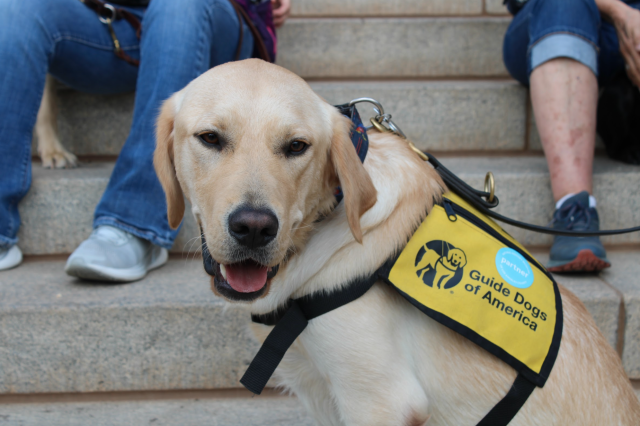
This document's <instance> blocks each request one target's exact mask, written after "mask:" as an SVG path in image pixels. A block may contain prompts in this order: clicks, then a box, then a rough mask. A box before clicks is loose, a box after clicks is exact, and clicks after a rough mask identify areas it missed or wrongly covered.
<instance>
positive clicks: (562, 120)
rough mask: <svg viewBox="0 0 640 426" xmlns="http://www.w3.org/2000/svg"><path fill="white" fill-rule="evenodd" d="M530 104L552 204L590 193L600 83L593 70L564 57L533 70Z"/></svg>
mask: <svg viewBox="0 0 640 426" xmlns="http://www.w3.org/2000/svg"><path fill="white" fill-rule="evenodd" d="M530 81H531V103H532V104H533V112H534V114H535V117H536V123H537V126H538V133H539V134H540V141H541V142H542V147H543V149H544V154H545V156H546V158H547V164H548V166H549V173H550V175H551V189H552V191H553V197H554V199H555V201H556V202H557V201H559V200H561V199H562V198H563V197H565V196H566V195H568V194H577V193H578V192H582V191H587V192H588V193H589V194H591V193H592V190H593V188H592V174H593V155H594V149H595V141H596V108H597V104H598V81H597V79H596V76H595V74H594V73H593V71H592V70H591V69H590V68H589V67H587V66H585V65H583V64H582V63H580V62H577V61H575V60H573V59H568V58H555V59H552V60H550V61H548V62H545V63H544V64H541V65H540V66H538V67H537V68H535V69H534V70H533V72H532V73H531V77H530Z"/></svg>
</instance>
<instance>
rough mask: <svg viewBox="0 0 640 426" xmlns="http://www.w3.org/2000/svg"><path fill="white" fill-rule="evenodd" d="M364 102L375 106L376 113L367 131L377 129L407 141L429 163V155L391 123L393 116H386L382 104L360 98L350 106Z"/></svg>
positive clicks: (350, 103) (370, 99)
mask: <svg viewBox="0 0 640 426" xmlns="http://www.w3.org/2000/svg"><path fill="white" fill-rule="evenodd" d="M362 102H368V103H370V104H373V110H374V111H375V112H376V116H375V117H371V119H370V121H371V126H370V127H367V131H369V130H371V129H374V128H375V129H376V130H377V131H379V132H380V133H386V132H391V133H393V134H395V135H398V136H400V137H401V138H403V139H404V140H406V141H407V143H408V144H409V147H410V148H411V149H412V150H413V152H415V153H416V154H418V156H419V157H420V158H421V159H423V160H424V161H429V157H428V156H427V154H425V153H424V152H422V151H420V150H419V149H418V148H416V146H415V145H414V144H413V143H412V142H411V141H410V140H409V139H407V136H406V135H405V134H404V132H403V131H402V130H401V129H400V127H398V126H397V125H396V123H394V122H393V121H391V114H385V112H384V108H383V107H382V104H381V103H380V102H378V101H376V100H375V99H372V98H358V99H354V100H352V101H351V102H349V106H354V105H355V104H358V103H362Z"/></svg>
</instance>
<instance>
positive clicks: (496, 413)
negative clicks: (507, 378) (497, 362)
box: [478, 374, 536, 426]
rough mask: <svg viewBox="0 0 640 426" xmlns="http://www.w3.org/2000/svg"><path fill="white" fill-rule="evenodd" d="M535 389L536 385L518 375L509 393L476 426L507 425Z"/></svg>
mask: <svg viewBox="0 0 640 426" xmlns="http://www.w3.org/2000/svg"><path fill="white" fill-rule="evenodd" d="M535 388H536V385H534V384H533V383H532V382H531V381H529V380H527V379H525V378H524V376H523V375H522V374H518V376H517V377H516V380H515V381H514V382H513V385H511V389H509V392H507V394H506V395H505V397H504V398H502V399H501V400H500V402H498V403H497V404H496V405H495V406H494V407H493V408H492V409H491V411H489V413H487V415H486V416H484V418H483V419H482V420H481V421H480V423H478V426H506V425H508V424H509V422H510V421H511V419H513V418H514V417H515V415H516V414H517V413H518V411H519V410H520V408H522V406H523V405H524V403H525V402H527V399H528V398H529V395H531V392H533V390H534V389H535Z"/></svg>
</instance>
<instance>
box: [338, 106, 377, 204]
mask: <svg viewBox="0 0 640 426" xmlns="http://www.w3.org/2000/svg"><path fill="white" fill-rule="evenodd" d="M335 107H336V108H337V109H338V111H340V114H342V115H344V116H345V117H347V118H348V119H349V120H351V122H352V123H353V128H352V129H351V135H350V137H351V143H352V144H353V147H354V148H355V149H356V153H357V154H358V158H360V161H362V162H363V163H364V159H365V158H366V156H367V151H368V150H369V137H368V136H367V129H366V127H364V125H363V124H362V120H361V119H360V114H358V110H357V109H356V106H355V105H349V104H342V105H335ZM335 196H336V201H337V202H338V203H339V202H340V201H342V198H343V194H342V189H340V187H338V188H336V192H335Z"/></svg>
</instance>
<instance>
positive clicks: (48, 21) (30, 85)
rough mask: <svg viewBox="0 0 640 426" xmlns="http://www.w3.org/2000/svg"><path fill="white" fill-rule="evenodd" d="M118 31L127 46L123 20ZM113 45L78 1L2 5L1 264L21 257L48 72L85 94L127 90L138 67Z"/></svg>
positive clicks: (5, 2) (5, 1) (7, 1)
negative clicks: (126, 66)
mask: <svg viewBox="0 0 640 426" xmlns="http://www.w3.org/2000/svg"><path fill="white" fill-rule="evenodd" d="M116 29H117V31H118V32H119V33H122V35H121V38H122V41H123V45H124V46H125V47H126V48H127V49H129V47H130V43H129V39H130V37H127V35H126V31H125V30H123V28H121V24H119V23H117V24H116ZM134 37H135V35H134ZM111 43H112V42H111V39H110V37H109V33H108V32H107V31H106V28H104V26H103V24H101V23H100V22H99V21H98V19H97V17H96V15H95V13H94V12H92V11H90V10H89V9H88V8H87V7H86V6H84V5H83V4H82V3H80V2H77V1H73V0H46V1H45V0H34V1H31V2H24V1H20V0H3V1H2V2H0V63H2V64H3V65H2V71H0V170H2V173H0V258H1V259H0V269H2V268H3V265H4V266H6V264H7V259H8V258H7V256H9V254H10V253H8V250H9V249H10V248H12V250H13V251H12V253H13V255H12V259H13V261H11V262H8V263H15V261H16V259H17V262H18V263H19V261H20V258H21V256H17V255H16V250H18V249H17V247H16V243H17V233H18V229H19V226H20V216H19V214H18V203H19V202H20V200H21V199H22V198H23V197H24V195H25V194H26V193H27V191H28V189H29V186H30V184H31V137H32V129H33V126H34V124H35V121H36V116H37V113H38V108H39V105H40V100H41V98H42V93H43V90H44V83H45V77H46V74H47V71H50V72H51V73H52V74H54V75H55V76H56V77H57V78H59V79H61V80H63V81H64V82H65V83H66V84H68V85H70V86H72V87H73V86H77V87H80V88H81V89H85V90H89V91H100V92H113V91H122V90H125V89H128V90H131V89H132V88H133V86H134V84H135V70H133V71H130V72H126V70H125V71H123V70H121V69H120V68H119V67H118V66H117V65H119V64H116V63H115V61H117V59H115V61H114V55H113V52H112V47H111V46H112V44H111ZM136 44H137V42H136ZM65 64H67V65H66V66H65ZM116 75H117V77H118V78H116ZM18 251H19V250H18ZM9 260H11V259H9ZM3 261H4V262H3ZM10 266H11V265H10Z"/></svg>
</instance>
